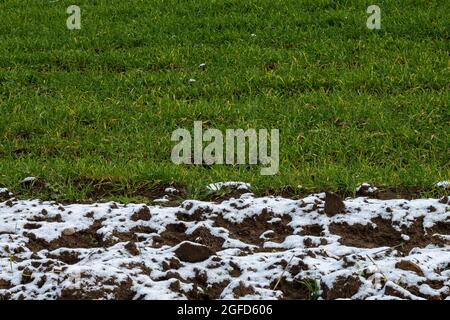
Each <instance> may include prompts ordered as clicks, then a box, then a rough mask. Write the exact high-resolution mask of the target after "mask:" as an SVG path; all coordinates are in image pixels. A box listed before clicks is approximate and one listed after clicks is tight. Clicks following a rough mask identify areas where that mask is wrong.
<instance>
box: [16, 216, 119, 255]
mask: <svg viewBox="0 0 450 320" xmlns="http://www.w3.org/2000/svg"><path fill="white" fill-rule="evenodd" d="M101 226H102V222H101V221H99V220H97V221H94V223H93V224H92V225H91V226H90V227H89V228H88V229H85V230H81V231H78V232H75V234H73V235H64V234H61V236H60V237H59V238H58V239H55V240H53V241H50V242H46V241H45V240H42V239H37V238H36V236H34V234H33V233H26V234H24V235H25V236H26V237H28V244H27V247H28V248H29V249H30V250H31V251H33V252H37V251H40V250H43V249H47V250H50V251H51V250H55V249H58V248H97V247H107V246H109V245H111V242H110V241H107V240H104V239H103V236H102V235H100V234H98V233H97V230H98V229H100V228H101Z"/></svg>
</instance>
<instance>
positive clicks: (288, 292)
mask: <svg viewBox="0 0 450 320" xmlns="http://www.w3.org/2000/svg"><path fill="white" fill-rule="evenodd" d="M277 282H278V279H275V280H274V281H273V282H272V283H271V284H270V288H274V287H275V285H276V284H277ZM275 290H280V291H281V292H283V296H282V299H283V300H307V299H308V298H309V295H310V293H309V290H308V288H307V287H306V286H305V284H303V283H302V282H301V281H299V280H294V281H287V280H286V278H284V277H283V278H282V279H281V280H280V282H279V283H278V286H277V287H276V289H275Z"/></svg>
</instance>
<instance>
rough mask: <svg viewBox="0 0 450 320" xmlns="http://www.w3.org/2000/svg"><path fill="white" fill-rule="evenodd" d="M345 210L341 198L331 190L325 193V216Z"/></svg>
mask: <svg viewBox="0 0 450 320" xmlns="http://www.w3.org/2000/svg"><path fill="white" fill-rule="evenodd" d="M344 212H345V205H344V202H343V201H342V198H341V197H340V196H339V195H337V194H335V193H331V192H327V193H326V194H325V214H326V215H327V216H334V215H336V214H339V213H344Z"/></svg>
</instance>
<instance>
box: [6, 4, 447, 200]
mask: <svg viewBox="0 0 450 320" xmlns="http://www.w3.org/2000/svg"><path fill="white" fill-rule="evenodd" d="M75 2H76V3H75ZM72 4H76V5H78V6H80V7H81V26H82V27H81V30H68V29H67V27H66V19H67V18H68V17H69V14H67V13H66V8H67V7H68V6H69V5H72ZM371 4H377V5H379V6H380V8H381V19H382V20H381V24H382V29H381V30H369V29H368V28H367V27H366V20H367V17H368V16H369V14H367V13H366V8H367V7H368V6H369V5H371ZM0 9H1V10H0V21H1V24H0V115H1V116H0V186H4V187H8V188H10V189H11V190H13V191H16V190H17V191H18V192H20V187H19V181H20V180H21V179H23V178H24V177H26V176H36V177H40V178H42V179H44V180H45V181H47V182H48V183H50V185H51V188H50V192H49V191H48V190H46V191H45V192H44V191H42V193H39V194H37V196H39V197H40V198H54V199H59V200H75V199H77V200H82V199H84V198H85V197H86V195H87V194H88V193H89V188H90V186H89V183H87V184H86V185H85V186H84V185H83V183H81V182H83V181H84V182H89V181H95V182H96V183H97V182H99V181H112V182H113V185H114V188H115V189H117V192H116V193H115V195H114V197H116V198H117V197H118V196H117V195H120V190H122V189H124V188H131V189H132V188H135V187H136V186H139V185H143V184H146V185H155V184H159V183H168V182H176V183H180V184H182V185H184V186H186V189H187V192H188V195H189V196H191V197H201V194H202V192H203V191H202V190H204V186H205V185H206V184H208V183H211V182H216V181H228V180H237V181H246V182H249V183H251V184H252V186H253V187H254V190H256V191H257V192H260V193H264V192H266V191H267V190H275V191H276V190H283V189H294V190H295V188H296V187H297V186H298V185H302V186H303V187H304V189H305V190H307V191H323V190H340V191H343V192H350V193H351V192H353V190H354V188H355V187H356V186H357V185H358V184H359V183H362V182H370V183H373V184H375V185H378V186H386V187H392V188H395V187H397V188H409V187H419V188H421V190H423V192H424V193H430V192H431V193H433V192H440V191H436V190H434V188H433V185H434V183H436V182H437V181H440V180H448V179H450V175H449V172H450V157H449V155H450V129H449V125H450V109H449V101H450V91H449V79H450V69H449V50H450V41H449V40H450V33H449V22H450V3H449V2H448V1H444V0H436V1H418V0H417V1H413V0H408V1H377V2H376V3H372V2H371V1H359V0H352V1H350V0H348V1H345V0H340V1H337V0H329V1H328V0H327V1H325V0H306V1H299V0H285V1H266V0H264V1H247V0H242V1H237V0H236V1H231V0H229V1H222V0H221V1H210V0H202V1H195V2H194V1H162V0H158V1H151V0H139V1H138V0H129V1H123V0H98V1H95V0H91V1H88V0H77V1H72V0H71V1H66V0H64V1H63V0H60V1H57V2H51V1H47V0H35V1H23V0H5V1H2V4H1V5H0ZM252 34H255V35H256V36H252ZM200 63H206V66H207V67H206V70H205V71H202V70H200V69H199V68H198V66H199V64H200ZM191 78H194V79H196V82H195V83H193V84H189V79H191ZM195 120H202V121H203V125H204V127H211V128H218V129H221V130H225V129H227V128H242V129H246V128H256V129H259V128H267V129H271V128H278V129H280V173H279V174H278V175H276V176H261V175H260V174H259V170H260V167H259V166H229V165H216V166H209V167H208V166H188V165H183V166H181V165H175V164H173V163H172V162H171V160H170V152H171V149H172V147H173V146H174V144H175V143H174V142H171V141H170V137H171V133H172V131H173V130H175V129H177V128H187V129H189V130H191V128H192V126H193V122H194V121H195ZM22 192H23V196H27V193H26V192H24V191H23V190H22ZM119 198H120V197H119ZM125 200H127V199H125Z"/></svg>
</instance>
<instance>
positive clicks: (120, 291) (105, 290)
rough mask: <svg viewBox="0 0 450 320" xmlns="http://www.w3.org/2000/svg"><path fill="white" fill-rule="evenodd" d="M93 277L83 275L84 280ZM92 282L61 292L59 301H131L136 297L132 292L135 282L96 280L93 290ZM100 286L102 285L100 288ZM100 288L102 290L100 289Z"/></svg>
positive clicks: (128, 280)
mask: <svg viewBox="0 0 450 320" xmlns="http://www.w3.org/2000/svg"><path fill="white" fill-rule="evenodd" d="M90 277H92V276H91V275H88V274H81V280H82V279H83V278H90ZM89 283H90V282H87V283H86V284H84V283H83V285H82V286H80V287H79V288H77V287H74V288H64V289H63V290H62V291H61V295H60V297H59V299H61V300H96V299H115V300H131V299H133V297H134V296H135V292H134V291H133V290H132V286H133V282H132V280H131V279H130V278H127V279H126V280H125V281H123V282H117V281H116V279H114V278H111V279H105V278H100V277H98V278H95V284H96V286H95V287H93V288H91V287H90V286H89ZM99 284H101V285H100V286H99ZM98 287H100V289H99V288H98Z"/></svg>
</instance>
